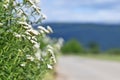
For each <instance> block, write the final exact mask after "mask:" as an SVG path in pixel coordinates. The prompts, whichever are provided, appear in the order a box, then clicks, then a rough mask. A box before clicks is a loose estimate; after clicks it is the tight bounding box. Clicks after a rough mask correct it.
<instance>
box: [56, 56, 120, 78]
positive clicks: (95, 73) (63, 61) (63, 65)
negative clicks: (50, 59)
mask: <svg viewBox="0 0 120 80" xmlns="http://www.w3.org/2000/svg"><path fill="white" fill-rule="evenodd" d="M57 71H58V77H57V80H120V63H118V62H111V61H102V60H93V59H87V58H80V57H73V56H62V57H61V58H60V59H59V63H58V67H57Z"/></svg>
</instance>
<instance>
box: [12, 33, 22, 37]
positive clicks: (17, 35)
mask: <svg viewBox="0 0 120 80" xmlns="http://www.w3.org/2000/svg"><path fill="white" fill-rule="evenodd" d="M13 35H14V36H15V37H17V38H20V37H21V35H20V34H18V33H16V32H14V33H13Z"/></svg>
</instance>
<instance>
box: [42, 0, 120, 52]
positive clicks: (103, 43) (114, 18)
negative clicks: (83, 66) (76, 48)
mask: <svg viewBox="0 0 120 80" xmlns="http://www.w3.org/2000/svg"><path fill="white" fill-rule="evenodd" d="M41 8H42V12H43V13H44V14H45V15H47V19H46V20H45V21H43V23H44V25H50V26H51V27H52V28H53V30H54V33H53V34H51V35H50V36H51V37H57V38H59V37H62V38H63V39H64V40H65V42H68V41H71V40H72V41H73V42H75V41H76V42H78V43H79V44H80V46H82V47H83V48H84V49H85V50H86V51H88V50H90V49H91V48H96V49H97V50H98V51H97V52H101V51H102V52H103V51H107V50H110V49H112V50H113V49H114V50H116V49H117V51H119V48H120V1H119V0H74V1H73V0H51V1H48V0H41Z"/></svg>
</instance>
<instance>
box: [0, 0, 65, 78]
mask: <svg viewBox="0 0 120 80" xmlns="http://www.w3.org/2000/svg"><path fill="white" fill-rule="evenodd" d="M39 2H40V1H39V0H2V1H1V2H0V4H1V5H0V8H1V9H0V15H1V16H0V20H1V21H0V59H1V61H0V65H1V67H2V68H0V71H1V73H0V80H12V79H18V80H42V79H43V76H44V74H46V72H47V71H48V70H51V69H53V68H54V64H55V63H56V53H59V51H60V47H61V46H62V42H63V40H62V39H60V40H55V39H54V40H53V39H51V38H50V37H48V36H47V34H50V33H53V30H52V28H51V27H50V26H46V28H45V27H43V26H38V27H37V29H34V27H33V25H34V24H38V23H39V24H40V23H41V21H42V20H44V19H46V16H45V15H43V13H41V9H40V8H39V6H38V4H39Z"/></svg>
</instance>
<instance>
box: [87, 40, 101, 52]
mask: <svg viewBox="0 0 120 80" xmlns="http://www.w3.org/2000/svg"><path fill="white" fill-rule="evenodd" d="M88 47H89V50H88V53H92V54H98V53H100V48H99V45H98V44H97V43H96V42H90V43H89V44H88Z"/></svg>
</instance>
